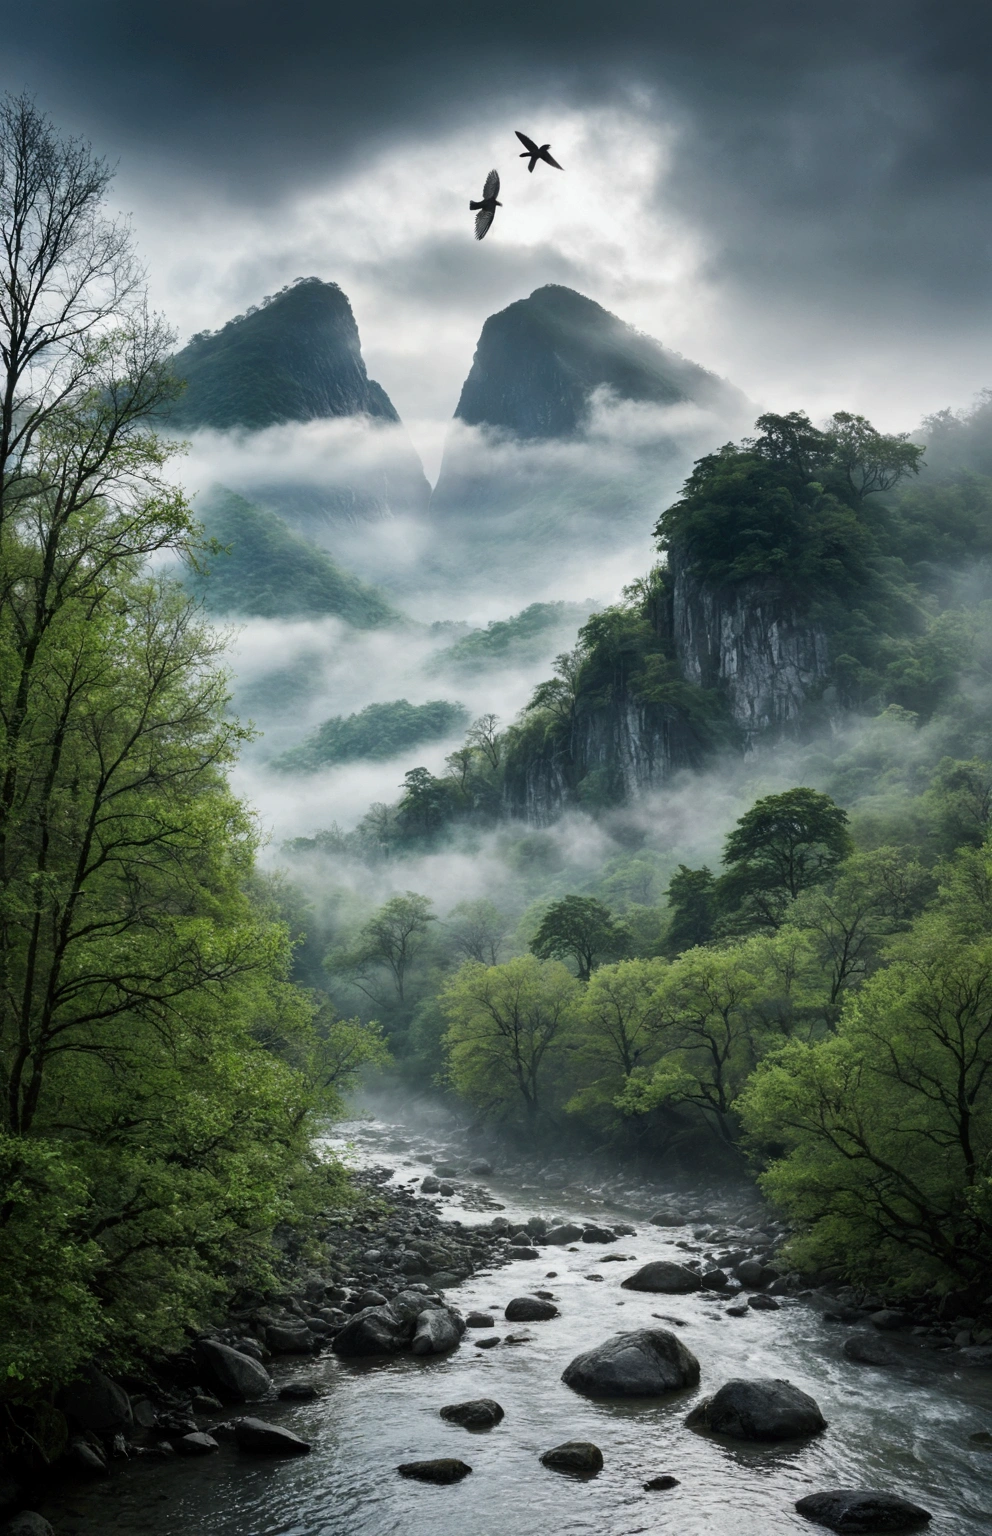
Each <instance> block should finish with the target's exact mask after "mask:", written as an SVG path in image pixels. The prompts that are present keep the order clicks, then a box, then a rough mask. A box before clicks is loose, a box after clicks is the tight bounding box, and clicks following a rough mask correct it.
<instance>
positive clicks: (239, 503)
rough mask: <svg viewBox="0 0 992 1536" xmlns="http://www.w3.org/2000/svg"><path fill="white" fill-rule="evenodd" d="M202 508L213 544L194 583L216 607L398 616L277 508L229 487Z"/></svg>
mask: <svg viewBox="0 0 992 1536" xmlns="http://www.w3.org/2000/svg"><path fill="white" fill-rule="evenodd" d="M198 510H199V513H200V518H201V522H202V524H203V528H204V532H205V533H206V535H207V537H208V538H209V539H210V540H211V541H212V548H211V550H210V552H209V554H208V556H207V557H206V558H205V559H203V560H201V561H200V562H199V564H198V566H197V568H196V569H195V570H193V571H190V573H189V574H188V575H187V577H186V585H187V586H188V588H189V589H190V591H191V592H192V593H193V594H194V595H195V596H196V597H197V598H199V599H201V600H202V601H203V602H204V603H205V605H206V606H207V608H208V609H209V610H210V611H211V612H212V613H220V614H228V613H230V614H239V615H242V616H244V617H246V618H262V619H276V618H278V619H296V618H299V619H303V618H320V617H322V616H323V615H325V614H334V615H336V616H337V617H338V618H341V619H343V620H344V621H345V623H347V624H353V625H354V626H355V628H356V629H375V628H377V627H379V626H380V625H385V624H391V623H396V622H397V621H398V619H399V615H398V614H397V613H396V611H395V609H393V608H392V607H391V606H390V604H389V603H388V602H387V601H386V599H385V598H384V597H383V595H382V594H381V593H380V592H378V591H376V589H375V588H374V587H369V586H366V585H365V583H364V582H361V581H359V580H358V578H357V576H352V575H351V574H350V573H349V572H347V571H342V570H341V569H340V567H339V566H337V565H335V563H334V561H333V560H332V559H331V557H330V556H329V555H328V554H327V553H326V551H325V550H322V549H319V548H318V547H317V545H316V544H310V543H308V541H307V540H306V539H303V538H301V537H300V535H299V534H298V533H294V532H293V531H292V529H291V528H288V527H287V526H286V524H285V523H284V522H283V520H282V518H281V517H278V516H277V515H276V514H275V512H270V511H268V510H266V509H265V508H264V507H258V506H253V505H252V504H251V502H248V501H245V500H244V498H243V497H241V496H236V495H235V494H234V492H233V491H223V490H217V491H214V492H213V493H212V494H211V495H210V496H209V497H208V498H207V499H206V500H205V502H204V503H203V505H202V506H200V507H199V509H198ZM402 745H403V746H406V745H408V743H407V742H403V743H402Z"/></svg>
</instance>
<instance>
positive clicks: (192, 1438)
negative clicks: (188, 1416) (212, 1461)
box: [174, 1430, 220, 1456]
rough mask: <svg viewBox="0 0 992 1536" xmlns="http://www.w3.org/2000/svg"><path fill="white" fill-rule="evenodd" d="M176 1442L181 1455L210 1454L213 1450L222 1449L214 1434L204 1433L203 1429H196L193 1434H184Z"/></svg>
mask: <svg viewBox="0 0 992 1536" xmlns="http://www.w3.org/2000/svg"><path fill="white" fill-rule="evenodd" d="M174 1444H175V1448H176V1450H177V1451H178V1452H179V1454H180V1456H209V1455H210V1453H211V1451H219V1450H220V1446H219V1445H218V1444H217V1441H216V1440H215V1439H214V1437H213V1435H207V1434H204V1432H203V1431H202V1430H196V1431H194V1433H193V1434H191V1435H183V1436H182V1438H181V1439H180V1440H176V1441H175V1442H174Z"/></svg>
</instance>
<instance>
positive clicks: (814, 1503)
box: [796, 1488, 933, 1536]
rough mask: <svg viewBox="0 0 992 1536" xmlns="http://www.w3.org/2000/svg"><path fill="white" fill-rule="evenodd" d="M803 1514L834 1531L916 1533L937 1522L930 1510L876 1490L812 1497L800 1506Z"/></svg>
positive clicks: (844, 1489)
mask: <svg viewBox="0 0 992 1536" xmlns="http://www.w3.org/2000/svg"><path fill="white" fill-rule="evenodd" d="M796 1509H797V1511H798V1512H799V1514H801V1515H803V1516H805V1518H806V1519H807V1520H813V1521H815V1522H816V1524H817V1525H825V1526H827V1528H828V1529H829V1530H831V1531H841V1532H852V1533H854V1532H861V1531H864V1532H869V1531H870V1532H872V1536H874V1533H876V1532H881V1531H912V1530H918V1529H919V1528H920V1526H922V1525H927V1524H928V1523H929V1521H930V1520H931V1519H932V1518H933V1517H932V1516H931V1514H930V1512H929V1510H926V1509H922V1508H921V1507H920V1505H919V1504H911V1503H910V1501H909V1500H908V1499H903V1498H900V1497H899V1495H898V1494H894V1493H877V1492H875V1491H874V1490H873V1489H865V1490H859V1489H852V1488H839V1489H836V1490H834V1491H833V1492H830V1493H810V1494H807V1496H806V1497H805V1498H804V1499H799V1501H798V1502H797V1504H796Z"/></svg>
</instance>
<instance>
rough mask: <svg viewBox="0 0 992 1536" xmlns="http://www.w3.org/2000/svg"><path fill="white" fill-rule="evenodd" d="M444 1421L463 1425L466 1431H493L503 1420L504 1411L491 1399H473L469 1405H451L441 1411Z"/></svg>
mask: <svg viewBox="0 0 992 1536" xmlns="http://www.w3.org/2000/svg"><path fill="white" fill-rule="evenodd" d="M441 1417H442V1419H447V1421H448V1423H449V1424H461V1425H462V1427H463V1428H464V1429H492V1428H493V1426H494V1425H496V1424H499V1423H500V1422H501V1420H502V1419H503V1417H504V1415H503V1410H502V1408H501V1407H500V1405H499V1403H497V1402H495V1401H494V1399H493V1398H491V1397H473V1398H471V1399H470V1400H469V1402H467V1403H449V1405H448V1406H447V1407H446V1408H442V1409H441Z"/></svg>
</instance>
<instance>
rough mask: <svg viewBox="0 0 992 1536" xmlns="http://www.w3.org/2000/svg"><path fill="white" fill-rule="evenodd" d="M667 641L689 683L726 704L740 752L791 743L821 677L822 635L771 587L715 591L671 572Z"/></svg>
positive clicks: (825, 657) (675, 569)
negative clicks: (777, 740) (762, 743)
mask: <svg viewBox="0 0 992 1536" xmlns="http://www.w3.org/2000/svg"><path fill="white" fill-rule="evenodd" d="M669 569H670V572H671V582H672V605H671V624H672V641H673V643H674V648H675V654H676V657H677V658H678V662H679V665H680V667H681V670H682V675H683V677H685V679H686V681H687V682H691V683H698V684H699V686H700V687H702V688H713V689H716V690H717V691H718V692H719V693H721V694H722V695H723V696H724V698H725V699H726V701H727V706H728V708H729V710H730V714H731V718H732V719H733V721H734V723H735V724H736V725H737V727H738V728H739V730H740V731H741V734H742V739H743V743H744V746H745V750H747V749H748V748H750V747H752V746H754V745H755V744H756V742H757V741H758V740H759V739H760V738H762V737H774V736H796V735H798V734H799V733H800V732H801V730H802V726H803V720H804V716H805V715H806V714H807V711H808V706H809V703H810V701H811V699H813V698H814V697H816V696H817V695H818V694H819V692H820V691H821V690H822V687H823V684H824V682H825V680H826V677H827V671H828V665H829V652H828V644H827V636H826V634H825V633H824V632H823V630H822V629H818V628H817V627H816V626H815V625H814V624H811V623H810V621H809V620H808V619H807V618H804V617H803V616H802V615H801V614H800V613H799V612H798V611H797V610H796V608H795V607H794V606H793V605H791V604H790V603H788V602H787V601H786V600H784V599H783V598H782V596H781V595H780V594H779V593H777V592H775V591H774V589H772V588H771V587H766V586H761V585H758V584H756V583H748V584H740V585H737V586H734V587H718V586H713V585H711V584H710V583H707V582H702V581H699V580H698V579H697V578H696V577H695V576H693V575H692V573H691V572H690V571H689V570H688V569H687V567H686V566H685V565H684V564H683V563H682V562H680V561H678V560H674V561H672V562H671V563H670V566H669Z"/></svg>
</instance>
